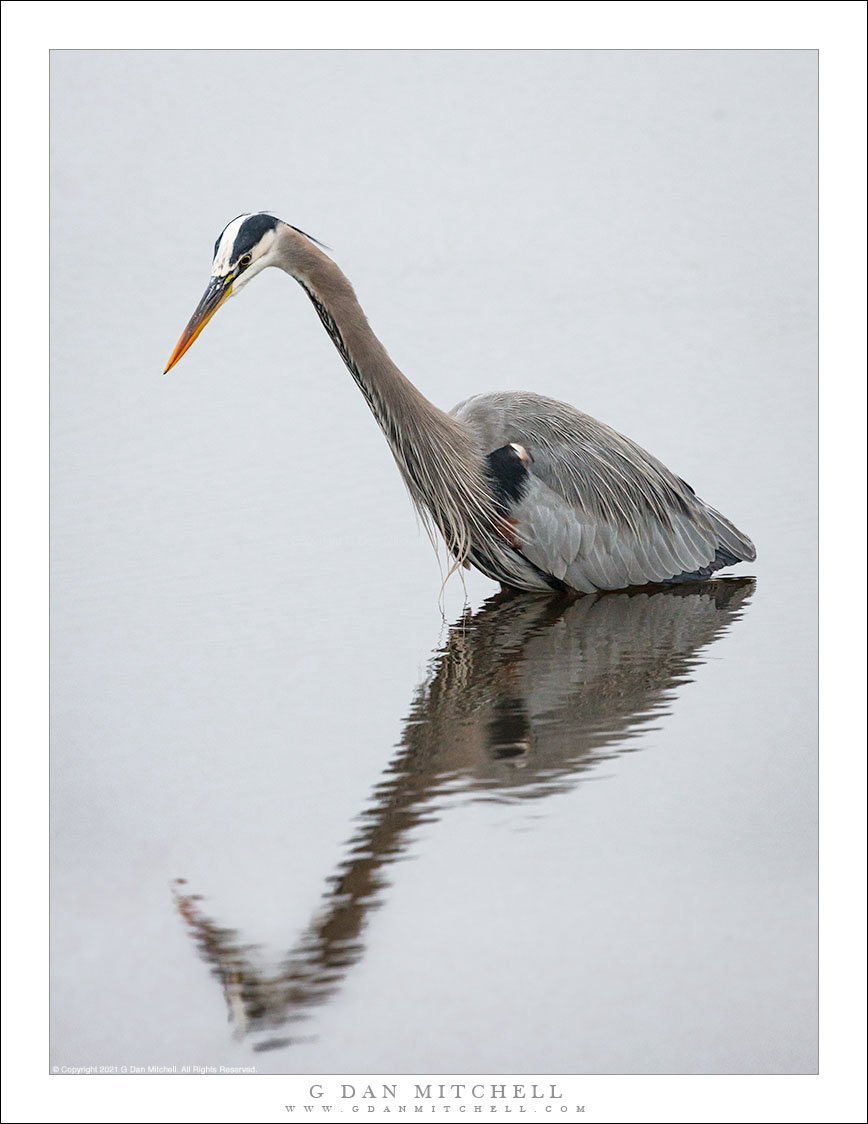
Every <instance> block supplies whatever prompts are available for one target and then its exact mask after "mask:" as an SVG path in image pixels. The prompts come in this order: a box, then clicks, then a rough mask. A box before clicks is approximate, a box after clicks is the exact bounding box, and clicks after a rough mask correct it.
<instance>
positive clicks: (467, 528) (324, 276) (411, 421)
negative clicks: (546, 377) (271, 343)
mask: <svg viewBox="0 0 868 1124" xmlns="http://www.w3.org/2000/svg"><path fill="white" fill-rule="evenodd" d="M277 249H278V264H279V265H280V266H281V268H283V269H284V270H285V272H287V273H289V274H290V276H292V277H294V278H295V280H296V281H298V283H299V284H300V285H301V286H302V288H303V289H304V290H305V292H306V293H307V295H308V296H309V297H310V299H311V301H312V303H313V306H314V308H315V309H316V311H317V313H318V314H319V318H320V320H321V321H322V323H323V326H324V327H325V329H326V331H327V332H328V334H329V336H331V339H332V341H333V343H334V345H335V347H336V348H337V350H338V352H339V353H340V356H341V358H342V359H343V361H344V363H345V364H346V365H347V368H348V369H349V371H350V374H351V375H352V376H353V378H354V379H355V381H356V383H357V384H358V386H359V388H360V390H361V391H362V394H364V396H365V399H366V401H367V403H368V405H369V406H370V408H371V411H372V413H373V415H374V417H375V418H376V419H377V422H378V423H379V425H380V427H381V428H382V430H383V433H384V434H385V436H386V440H387V441H388V443H389V446H390V448H391V450H392V453H393V455H394V457H395V460H396V462H397V464H398V468H399V469H400V471H401V474H402V476H403V477H404V480H405V483H406V484H407V487H408V488H409V491H410V495H411V497H412V499H413V501H414V503H415V504H416V506H417V507H418V508H419V509H420V510H421V511H422V512H423V514H430V516H431V517H432V518H433V520H434V522H435V524H436V525H437V526H438V527H439V529H440V531H441V533H442V534H443V536H444V538H445V539H446V543H447V546H448V547H449V548H450V550H451V551H452V552H453V553H455V554H456V555H457V556H458V558H459V559H461V560H464V559H465V558H466V557H467V554H468V552H469V548H470V545H471V541H472V540H473V539H474V537H479V536H478V535H474V532H475V531H477V530H478V528H477V527H476V524H477V523H478V524H479V525H480V526H481V527H485V528H486V529H487V531H488V534H490V533H491V528H492V526H493V525H494V524H495V522H496V520H497V519H498V514H497V512H496V510H495V507H494V506H493V504H494V501H493V499H492V497H491V494H490V492H489V489H488V488H487V487H486V485H485V474H484V463H483V458H482V454H481V452H480V450H479V449H478V447H477V445H476V443H475V441H474V439H473V436H472V434H471V433H470V432H469V431H468V430H467V429H466V427H465V426H464V425H463V424H462V423H461V422H459V421H458V420H457V419H455V418H453V417H450V415H448V414H445V413H444V412H443V411H442V410H439V409H438V408H437V407H436V406H435V405H434V404H433V403H431V402H429V401H428V399H427V398H426V397H425V396H424V395H423V394H422V393H421V392H420V391H419V390H417V389H416V387H415V386H414V385H413V384H412V383H411V382H410V380H409V379H408V378H407V377H406V376H405V375H404V374H402V372H401V371H400V370H399V369H398V367H397V366H396V365H395V364H394V363H393V362H392V360H391V359H390V358H389V355H388V354H387V352H386V349H385V348H384V347H383V345H382V344H381V343H380V341H379V340H378V339H377V337H376V336H375V335H374V333H373V331H372V329H371V326H370V324H369V323H368V320H367V317H366V316H365V314H364V312H363V311H362V308H361V306H360V304H359V302H358V300H357V298H356V294H355V292H354V291H353V287H352V285H351V284H350V282H349V281H348V279H347V278H346V277H345V276H344V274H343V273H342V272H341V270H340V269H339V268H338V266H337V265H336V264H335V263H334V262H333V261H332V260H331V258H329V257H328V256H327V255H326V254H323V253H321V252H320V251H319V250H318V249H317V248H316V246H314V245H313V244H312V243H311V242H309V241H308V239H307V238H305V237H303V236H302V235H301V234H300V233H299V232H298V231H296V230H295V229H294V228H293V227H290V226H285V225H284V226H282V227H280V228H279V234H278V245H277ZM483 533H484V532H483ZM486 537H487V536H486Z"/></svg>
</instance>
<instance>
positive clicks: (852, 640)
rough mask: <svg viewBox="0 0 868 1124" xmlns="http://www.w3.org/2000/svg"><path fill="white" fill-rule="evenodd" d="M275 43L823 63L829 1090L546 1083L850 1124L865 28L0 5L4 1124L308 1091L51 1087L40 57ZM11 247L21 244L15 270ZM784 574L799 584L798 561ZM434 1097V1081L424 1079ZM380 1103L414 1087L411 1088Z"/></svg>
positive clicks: (762, 13)
mask: <svg viewBox="0 0 868 1124" xmlns="http://www.w3.org/2000/svg"><path fill="white" fill-rule="evenodd" d="M275 22H277V23H278V25H279V26H285V27H286V28H287V33H286V34H285V35H281V36H279V37H278V38H279V39H280V41H281V42H286V43H287V45H288V46H291V47H292V48H293V49H311V48H332V49H333V48H346V49H349V48H352V49H382V48H419V49H421V48H428V49H430V48H432V47H433V48H440V49H466V48H477V49H478V48H488V49H492V48H495V49H497V48H499V49H506V48H515V49H518V48H522V49H547V48H559V49H564V48H568V49H576V48H586V49H587V48H608V49H626V48H644V49H679V48H683V49H698V48H716V49H720V48H737V49H749V48H775V49H819V51H820V74H821V151H822V165H821V168H822V172H821V184H822V191H821V206H822V241H821V250H822V257H821V266H822V285H823V297H822V302H821V326H822V327H821V331H822V336H821V372H822V377H821V463H822V476H821V487H822V527H823V552H822V559H821V562H822V565H821V574H822V586H821V588H822V589H823V590H824V591H826V592H825V602H826V606H825V611H824V612H823V614H822V618H821V637H822V641H821V642H822V652H823V671H822V674H821V705H822V713H823V723H822V737H823V741H822V746H823V752H824V755H825V761H826V764H825V765H824V767H823V771H822V804H821V812H822V830H823V836H822V838H823V850H822V879H823V882H822V885H823V905H824V922H823V929H822V979H823V991H822V1020H821V1032H822V1053H821V1074H820V1076H819V1077H797V1078H785V1077H774V1078H771V1077H767V1078H762V1077H728V1078H718V1077H714V1078H711V1077H709V1078H698V1077H680V1078H678V1077H676V1078H664V1077H619V1078H605V1077H581V1078H576V1077H566V1078H547V1079H546V1080H547V1081H551V1080H555V1081H560V1083H561V1085H562V1087H563V1088H564V1089H567V1088H568V1087H569V1089H571V1090H575V1093H574V1096H575V1097H576V1098H578V1100H577V1103H584V1104H586V1106H587V1109H586V1114H585V1117H584V1118H585V1119H587V1120H612V1121H627V1120H629V1121H656V1120H661V1121H663V1120H665V1121H680V1120H685V1121H686V1120H695V1121H712V1120H726V1121H739V1120H746V1121H747V1120H750V1121H773V1122H779V1121H784V1120H786V1121H803V1120H804V1121H844V1122H846V1121H862V1120H864V1119H865V1116H864V1108H861V1107H860V1100H859V1097H860V1094H861V1093H862V1080H861V1074H862V1072H863V1067H864V1056H865V1042H864V1030H863V1028H864V1020H863V1019H862V1018H861V1015H860V1011H859V1009H858V1007H857V1006H856V1005H857V1004H858V1003H860V1002H862V1001H863V997H864V994H865V989H864V960H863V950H864V943H863V939H864V885H865V879H864V861H862V860H861V859H860V856H861V855H862V854H863V849H862V842H863V837H862V825H863V824H864V803H863V794H864V789H865V783H864V782H865V737H864V733H865V728H864V709H863V707H862V706H861V705H860V704H861V703H862V702H863V701H864V681H865V678H864V646H863V645H862V644H861V643H860V641H861V639H862V637H861V636H860V635H859V634H858V633H857V634H855V635H854V629H859V628H860V627H861V622H862V620H863V619H864V605H863V600H864V598H863V596H862V590H861V586H862V574H861V568H862V566H863V560H864V558H865V538H864V515H863V514H860V513H864V499H865V488H864V450H865V433H864V417H865V382H864V376H865V352H864V329H863V324H864V309H865V285H864V277H865V270H864V257H862V256H860V255H863V254H864V245H865V223H864V213H865V212H864V205H865V194H864V167H865V120H864V90H865V52H864V42H865V5H864V4H863V3H861V2H847V3H833V2H829V0H825V2H823V3H788V4H782V3H779V2H772V3H760V2H751V3H693V2H681V3H656V2H644V3H536V4H522V3H512V4H498V5H495V4H493V3H462V4H454V3H435V4H432V3H414V4H408V5H400V4H397V3H393V2H389V3H379V4H370V3H350V4H343V3H339V4H325V3H279V4H277V3H272V4H257V3H246V4H234V3H233V4H230V3H227V2H212V3H207V4H206V3H192V4H190V3H185V4H182V3H146V4H137V3H125V4H119V5H109V4H105V3H77V4H69V3H29V2H23V3H22V2H18V3H14V2H7V3H4V5H3V95H4V97H3V153H4V157H5V159H4V161H3V222H4V232H5V234H6V238H5V240H4V247H5V254H4V260H3V266H4V268H3V269H2V278H3V318H4V333H3V359H4V367H3V370H4V379H3V415H2V422H3V519H4V535H3V592H4V614H3V651H4V660H3V663H4V672H3V676H4V678H3V688H4V701H5V705H4V710H3V735H4V738H3V745H4V750H5V759H6V763H7V766H6V776H5V783H4V786H3V794H4V805H5V806H6V807H5V810H6V813H7V815H6V816H5V817H4V837H5V840H6V843H7V845H6V846H5V847H4V854H5V858H4V885H5V895H6V909H5V910H4V970H5V975H6V986H5V988H4V992H3V1003H4V1012H5V1015H4V1040H3V1046H4V1057H5V1065H4V1070H5V1075H6V1080H5V1089H4V1104H5V1108H4V1113H3V1118H4V1120H9V1121H21V1122H26V1121H42V1120H68V1121H102V1120H106V1121H114V1120H123V1121H127V1120H129V1121H136V1120H143V1121H160V1120H191V1121H192V1120H232V1121H236V1120H237V1121H247V1120H251V1121H261V1120H269V1119H278V1118H286V1115H287V1114H286V1112H285V1109H284V1107H283V1106H284V1104H286V1103H292V1100H293V1097H294V1098H295V1100H296V1103H299V1101H298V1097H299V1096H301V1095H303V1093H304V1090H305V1088H306V1087H307V1085H308V1084H309V1083H310V1082H306V1081H305V1079H303V1078H299V1077H259V1078H256V1079H247V1080H245V1079H244V1078H226V1077H224V1078H207V1077H204V1078H199V1079H198V1080H196V1081H183V1080H182V1081H173V1080H172V1079H171V1078H154V1077H151V1078H129V1077H128V1078H126V1079H121V1078H117V1079H115V1078H78V1079H75V1080H73V1079H71V1078H66V1079H64V1078H53V1079H52V1078H50V1077H49V1075H48V1073H47V1057H48V1051H47V1034H46V1026H47V972H46V964H47V937H46V933H47V915H46V909H45V901H46V895H45V887H44V884H43V882H44V872H45V870H46V868H47V819H46V797H45V793H46V791H47V770H46V747H47V705H46V700H47V689H46V684H47V598H46V589H47V546H48V542H47V486H48V471H47V454H48V446H47V426H46V419H47V409H48V391H47V358H48V347H47V333H46V331H45V323H46V315H45V310H46V308H47V305H48V280H47V268H46V263H47V255H48V224H47V218H48V175H47V172H48V149H47V122H48V83H47V76H48V53H47V52H48V50H49V48H63V49H70V48H90V49H93V48H102V49H125V48H132V47H136V48H145V47H150V48H163V49H166V48H178V47H196V48H208V49H215V48H225V49H230V48H257V47H260V46H262V45H263V44H262V39H263V32H262V28H263V27H266V26H270V27H271V28H272V32H271V35H270V41H272V42H273V41H274V39H275V36H274V34H273V28H274V25H275ZM290 32H291V33H290ZM131 221H134V216H131ZM24 232H26V233H24ZM20 234H24V237H25V239H26V240H25V242H24V245H23V246H22V245H20V244H19V242H18V237H19V235H20ZM70 282H71V283H73V284H74V279H70ZM782 409H785V404H782ZM793 558H794V562H793V564H794V565H798V564H799V562H798V544H794V551H793ZM854 567H855V573H854V572H853V568H854ZM811 595H812V590H811V589H810V587H808V588H807V589H806V600H805V604H804V605H802V606H794V610H793V611H794V612H796V611H805V612H807V611H811V606H810V599H811ZM851 601H852V604H851ZM854 702H855V703H856V706H855V707H854ZM860 723H861V725H860ZM860 863H861V865H860ZM501 1076H502V1075H501ZM433 1079H434V1075H427V1076H426V1078H425V1080H426V1081H430V1080H433ZM442 1079H443V1080H448V1078H446V1077H444V1078H442ZM491 1079H493V1078H491ZM491 1079H490V1080H491ZM336 1080H341V1077H338V1078H337V1079H336ZM346 1080H352V1078H351V1077H350V1076H347V1077H346ZM379 1080H380V1081H383V1080H396V1081H399V1082H401V1083H405V1082H409V1081H412V1078H409V1077H395V1078H390V1077H389V1076H381V1077H380V1079H379ZM454 1080H463V1079H462V1078H460V1077H457V1078H454ZM513 1080H521V1078H520V1077H518V1076H515V1077H514V1078H513ZM529 1080H532V1078H530V1079H529ZM121 1082H123V1083H121ZM365 1115H367V1118H368V1119H376V1118H377V1116H371V1115H368V1114H365ZM426 1115H427V1116H428V1118H431V1116H430V1114H426ZM451 1115H454V1111H453V1113H451Z"/></svg>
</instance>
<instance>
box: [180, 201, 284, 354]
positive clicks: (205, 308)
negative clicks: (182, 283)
mask: <svg viewBox="0 0 868 1124" xmlns="http://www.w3.org/2000/svg"><path fill="white" fill-rule="evenodd" d="M280 225H281V223H280V219H276V218H275V217H274V215H268V214H265V212H263V211H260V212H259V213H257V214H245V215H239V216H238V217H237V218H235V219H233V220H232V222H230V223H229V225H228V226H227V227H226V228H225V229H224V230H223V232H222V234H221V235H220V237H219V238H218V239H217V241H216V242H215V244H214V261H213V263H212V265H211V280H210V281H209V282H208V288H207V289H206V290H205V295H204V296H203V297H202V299H201V300H200V301H199V304H198V305H197V307H196V311H195V312H194V313H193V315H192V316H191V318H190V323H189V324H188V325H187V327H186V328H185V329H184V331H183V333H182V334H181V338H180V339H179V340H178V343H177V345H176V347H175V350H174V351H173V352H172V355H171V358H170V359H169V362H168V365H167V367H166V370H167V371H169V370H171V368H172V367H174V366H175V364H176V363H177V362H178V360H179V359H180V358H181V356H182V355H183V354H184V352H185V351H187V350H188V348H190V347H192V345H193V341H194V340H195V339H196V337H197V336H198V335H199V333H200V332H201V331H202V329H203V328H204V327H205V325H206V324H207V323H208V321H209V320H210V319H211V317H212V316H213V315H214V313H215V312H216V311H217V309H218V308H219V307H220V305H221V304H224V303H225V302H226V301H227V300H228V299H229V297H231V296H232V294H233V293H237V292H238V290H239V289H241V288H242V287H243V286H244V285H246V284H247V282H248V281H250V280H251V279H252V278H253V277H255V276H256V274H257V273H259V271H260V270H262V269H265V267H266V266H269V265H275V264H276V258H277V254H276V247H275V241H276V237H277V228H278V227H279V226H280Z"/></svg>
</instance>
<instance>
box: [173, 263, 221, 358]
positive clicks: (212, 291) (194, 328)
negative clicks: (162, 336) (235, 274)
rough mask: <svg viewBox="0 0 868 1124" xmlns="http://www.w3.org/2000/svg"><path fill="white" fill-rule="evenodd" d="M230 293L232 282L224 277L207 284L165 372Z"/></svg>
mask: <svg viewBox="0 0 868 1124" xmlns="http://www.w3.org/2000/svg"><path fill="white" fill-rule="evenodd" d="M231 292H232V280H231V275H230V278H226V277H212V278H211V280H210V282H209V283H208V288H207V289H206V290H205V295H204V296H203V297H202V299H201V300H200V301H199V304H198V306H197V308H196V311H195V312H194V313H193V315H192V316H191V317H190V323H189V324H188V325H187V327H186V328H185V329H184V331H183V333H182V334H181V338H180V339H179V340H178V342H177V344H176V345H175V350H174V351H173V352H172V356H171V358H170V359H169V362H168V365H167V366H166V370H165V371H163V374H166V371H171V369H172V368H173V367H174V366H175V364H176V363H177V362H178V360H179V359H180V358H181V356H182V355H183V354H184V352H185V351H187V349H188V348H190V347H192V346H193V341H194V340H195V339H196V337H197V336H198V335H199V333H200V332H201V331H202V329H203V328H204V327H205V325H206V324H207V323H208V321H209V320H210V319H211V317H212V316H213V315H214V313H215V312H216V311H217V309H218V308H219V307H220V305H221V304H223V302H224V301H225V300H226V299H227V297H228V296H229V295H230V294H231Z"/></svg>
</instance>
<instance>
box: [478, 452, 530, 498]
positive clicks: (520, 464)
mask: <svg viewBox="0 0 868 1124" xmlns="http://www.w3.org/2000/svg"><path fill="white" fill-rule="evenodd" d="M485 466H486V468H487V470H488V476H489V479H490V480H491V483H492V485H493V487H494V494H495V496H496V497H497V499H498V500H499V502H500V503H501V504H502V505H503V506H504V507H506V506H507V505H508V504H509V503H518V501H519V500H520V499H521V497H522V496H523V495H524V493H525V489H526V488H527V483H528V471H527V468H526V467H525V464H524V461H523V460H522V459H521V457H520V456H519V455H518V453H517V452H516V451H515V449H513V447H512V445H504V446H503V448H502V449H495V450H494V452H493V453H489V454H488V456H487V457H486V458H485Z"/></svg>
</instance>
